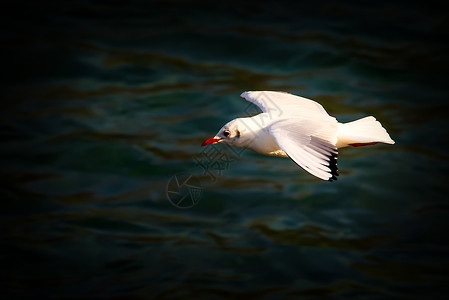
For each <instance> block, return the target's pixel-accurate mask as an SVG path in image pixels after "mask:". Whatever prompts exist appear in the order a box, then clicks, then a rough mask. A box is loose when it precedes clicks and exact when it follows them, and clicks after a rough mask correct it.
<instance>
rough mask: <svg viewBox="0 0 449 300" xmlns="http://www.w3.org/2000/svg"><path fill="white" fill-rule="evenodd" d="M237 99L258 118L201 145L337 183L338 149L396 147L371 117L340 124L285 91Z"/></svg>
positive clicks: (230, 124)
mask: <svg viewBox="0 0 449 300" xmlns="http://www.w3.org/2000/svg"><path fill="white" fill-rule="evenodd" d="M240 97H242V98H244V99H246V100H247V101H249V102H251V103H253V104H255V105H257V106H258V107H259V108H260V109H261V110H262V113H259V114H257V115H255V116H252V117H245V118H237V119H234V120H232V121H230V122H228V123H227V124H225V125H224V126H223V127H222V128H221V129H220V130H219V131H218V133H217V134H216V135H215V136H214V137H212V138H210V139H207V140H206V141H205V142H204V143H203V144H202V145H201V146H206V145H211V144H216V143H223V144H227V145H231V146H236V147H240V148H247V149H251V150H253V151H255V152H257V153H260V154H265V155H270V156H280V157H290V158H291V159H292V160H293V161H294V162H295V163H296V164H297V165H299V166H300V167H302V168H303V169H304V170H306V171H307V172H309V173H310V174H312V175H314V176H316V177H318V178H320V179H323V180H328V181H334V180H337V176H338V168H337V157H338V150H337V149H338V148H343V147H347V146H353V147H359V146H367V145H374V144H376V143H385V144H394V141H393V140H392V139H391V138H390V136H389V135H388V133H387V131H386V130H385V129H384V128H383V127H382V125H381V124H380V123H379V122H378V121H377V120H376V118H374V117H373V116H369V117H364V118H361V119H358V120H355V121H352V122H349V123H339V122H338V121H337V119H336V118H334V117H332V116H330V115H329V114H328V113H327V112H326V110H325V109H324V108H323V106H321V104H319V103H317V102H315V101H313V100H310V99H307V98H303V97H300V96H296V95H293V94H289V93H285V92H273V91H248V92H244V93H242V94H241V95H240Z"/></svg>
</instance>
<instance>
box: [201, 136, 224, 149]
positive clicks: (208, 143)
mask: <svg viewBox="0 0 449 300" xmlns="http://www.w3.org/2000/svg"><path fill="white" fill-rule="evenodd" d="M220 140H221V139H217V138H215V137H213V138H210V139H208V140H205V141H204V143H202V144H201V147H203V146H207V145H210V144H214V143H216V142H218V141H220Z"/></svg>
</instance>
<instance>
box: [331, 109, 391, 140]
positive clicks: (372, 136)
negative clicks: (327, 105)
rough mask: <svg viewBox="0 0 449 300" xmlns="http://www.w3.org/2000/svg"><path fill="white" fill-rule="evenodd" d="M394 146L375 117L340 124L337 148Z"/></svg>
mask: <svg viewBox="0 0 449 300" xmlns="http://www.w3.org/2000/svg"><path fill="white" fill-rule="evenodd" d="M372 143H386V144H394V141H393V140H392V139H391V138H390V135H389V134H388V133H387V131H386V130H385V128H383V127H382V124H380V122H379V121H377V120H376V118H374V117H373V116H369V117H365V118H362V119H359V120H356V121H353V122H349V123H344V124H343V123H339V127H338V141H337V147H338V148H341V147H346V146H348V145H350V144H357V145H361V144H368V145H369V144H372Z"/></svg>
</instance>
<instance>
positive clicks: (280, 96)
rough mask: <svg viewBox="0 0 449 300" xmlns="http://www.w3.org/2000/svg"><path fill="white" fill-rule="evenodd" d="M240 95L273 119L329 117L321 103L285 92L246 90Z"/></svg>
mask: <svg viewBox="0 0 449 300" xmlns="http://www.w3.org/2000/svg"><path fill="white" fill-rule="evenodd" d="M240 97H242V98H244V99H246V100H247V101H249V102H251V103H253V104H255V105H257V106H258V107H259V108H260V109H261V110H262V111H263V112H265V113H269V114H270V116H271V117H272V119H277V118H284V117H287V116H288V117H292V116H308V117H310V118H312V119H314V118H323V117H329V114H328V113H327V112H326V110H325V109H324V108H323V106H321V104H319V103H317V102H315V101H313V100H310V99H307V98H303V97H299V96H295V95H292V94H288V93H284V92H271V91H254V92H244V93H242V94H241V95H240Z"/></svg>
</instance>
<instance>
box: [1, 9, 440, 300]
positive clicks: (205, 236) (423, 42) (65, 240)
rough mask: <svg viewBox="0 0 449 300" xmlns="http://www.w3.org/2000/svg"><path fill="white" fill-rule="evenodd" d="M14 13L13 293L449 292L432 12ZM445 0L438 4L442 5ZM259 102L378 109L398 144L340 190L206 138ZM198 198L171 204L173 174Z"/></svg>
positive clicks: (7, 194) (8, 139)
mask: <svg viewBox="0 0 449 300" xmlns="http://www.w3.org/2000/svg"><path fill="white" fill-rule="evenodd" d="M426 3H427V4H429V6H427V7H426V6H424V4H416V3H413V2H408V3H407V4H403V3H400V2H390V1H388V2H385V3H383V2H382V1H381V2H378V1H377V2H373V3H371V4H369V5H363V6H362V5H361V4H359V3H358V2H353V1H345V2H339V3H337V2H335V3H331V4H327V3H322V2H320V3H317V2H316V1H305V2H301V3H299V2H296V1H291V2H288V1H283V2H276V3H275V4H272V5H265V4H263V3H260V2H255V1H254V2H245V3H232V2H227V3H222V4H218V3H203V2H197V1H179V2H178V1H169V2H165V1H164V2H146V1H126V2H122V1H64V2H61V3H59V4H50V3H47V2H45V3H40V2H39V3H38V2H32V3H31V2H30V3H27V2H17V3H14V6H15V7H14V6H11V8H9V9H7V10H5V11H3V14H4V16H3V17H2V21H1V22H2V24H3V26H2V35H1V38H2V48H3V50H4V55H3V56H2V65H3V73H4V75H5V76H4V77H5V78H4V79H3V81H2V90H3V93H2V94H3V103H4V107H3V110H2V113H1V114H2V119H1V123H0V126H1V132H2V136H3V143H2V147H1V158H2V162H1V163H2V171H1V175H2V178H3V180H2V182H3V185H2V189H1V193H2V199H3V205H2V210H1V212H2V213H1V214H2V217H1V221H0V226H1V232H2V239H1V243H2V245H1V248H2V255H1V257H2V265H3V268H2V276H3V280H2V282H3V284H4V288H3V293H4V294H5V295H8V296H15V297H20V296H33V297H42V298H56V299H61V298H71V299H77V298H85V297H89V298H99V299H102V298H108V299H109V298H114V297H116V298H120V297H123V298H126V299H129V298H131V299H132V298H139V299H140V298H142V299H147V298H157V299H190V298H195V299H221V298H254V299H280V298H291V299H298V298H304V299H323V298H331V299H334V298H335V299H348V298H356V299H358V298H360V299H389V298H394V299H397V298H404V299H411V298H428V299H430V298H432V299H436V298H438V297H442V296H443V295H444V294H445V293H446V290H447V282H448V267H449V260H448V247H449V244H448V239H447V234H446V231H447V230H446V228H447V227H448V225H449V224H448V219H449V203H448V201H447V196H446V195H447V185H448V183H449V176H448V174H449V172H448V171H449V156H448V154H447V150H446V149H447V148H446V146H447V139H448V134H447V128H448V127H447V126H448V125H449V124H448V119H447V116H446V112H447V111H448V109H449V106H448V104H447V103H448V102H447V94H448V93H447V92H448V89H447V80H446V78H447V76H446V73H447V67H448V56H447V53H448V50H449V49H448V48H447V46H445V41H446V40H447V32H448V30H447V29H448V28H447V24H448V23H447V17H446V16H445V13H444V10H443V7H442V6H439V4H438V3H437V2H435V3H431V2H426ZM430 4H432V5H430ZM245 90H281V91H288V92H291V93H294V94H299V95H302V96H305V97H309V98H312V99H315V100H317V101H319V102H320V103H321V104H323V106H324V107H325V108H326V109H327V111H328V112H329V113H330V114H331V115H333V116H336V117H337V118H338V119H339V120H340V121H352V120H355V119H357V118H360V117H363V116H366V115H374V116H375V117H376V118H377V119H378V120H379V121H381V122H382V124H383V125H384V126H385V128H387V130H388V131H389V133H390V135H391V136H392V138H393V139H394V140H395V141H396V144H395V145H393V146H391V145H376V146H371V147H365V148H357V149H356V148H354V149H342V150H341V151H340V156H339V169H340V177H339V180H338V181H336V182H333V183H329V182H324V181H321V180H319V179H316V178H314V177H312V176H311V175H309V174H307V173H306V172H305V171H303V170H301V169H300V168H299V167H298V166H296V165H295V164H294V163H293V162H292V161H290V160H289V159H282V158H273V157H265V156H261V155H258V154H255V153H251V152H250V151H242V152H240V151H238V150H235V149H234V150H235V151H238V152H234V151H233V150H232V149H228V148H225V147H221V148H220V147H218V150H219V151H221V153H225V154H226V155H227V157H229V158H232V159H230V160H229V161H228V162H226V163H225V164H224V165H222V166H221V169H222V170H221V171H220V172H218V170H213V172H214V173H213V177H212V176H210V174H203V171H204V170H203V169H202V168H201V166H200V165H198V158H199V157H201V155H203V154H202V153H203V152H202V151H204V148H201V147H200V144H201V142H202V141H204V140H205V139H206V138H209V137H211V136H213V135H214V134H215V133H216V132H217V131H218V129H219V128H220V127H221V126H222V125H223V124H224V123H226V122H228V121H229V120H231V119H233V118H235V117H237V116H243V115H247V114H248V113H255V112H257V109H256V108H254V107H251V106H248V103H247V102H245V101H244V100H242V99H240V98H239V95H240V93H241V92H243V91H245ZM183 172H184V173H187V174H196V175H202V176H200V179H201V187H202V190H201V195H200V196H201V197H200V201H199V202H198V203H196V205H195V206H193V207H191V208H188V209H182V208H178V207H176V206H173V205H172V204H171V203H170V202H169V201H168V199H167V186H168V184H169V182H170V179H171V178H172V177H173V176H174V175H175V174H178V173H183Z"/></svg>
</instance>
